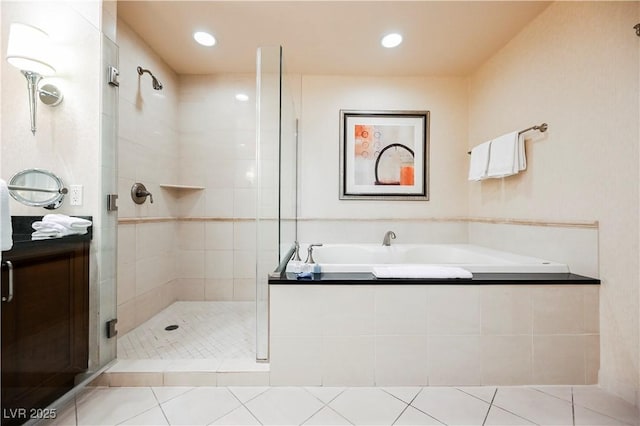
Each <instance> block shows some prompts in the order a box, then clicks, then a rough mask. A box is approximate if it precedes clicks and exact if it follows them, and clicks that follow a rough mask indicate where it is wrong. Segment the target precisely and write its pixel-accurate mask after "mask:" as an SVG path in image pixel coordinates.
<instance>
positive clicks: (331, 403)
mask: <svg viewBox="0 0 640 426" xmlns="http://www.w3.org/2000/svg"><path fill="white" fill-rule="evenodd" d="M638 423H639V419H638V412H637V410H636V408H635V407H634V406H632V405H631V404H629V403H626V402H625V401H623V400H622V399H620V398H617V397H615V396H612V395H610V394H607V393H606V392H603V391H602V390H600V389H599V388H598V387H595V386H578V387H570V386H566V387H562V386H555V387H498V388H495V387H462V388H453V387H427V388H420V387H401V388H336V387H308V388H303V387H138V388H124V387H121V388H87V389H85V390H83V391H82V392H81V393H80V394H79V395H77V396H76V398H75V401H74V402H72V403H70V404H69V405H68V406H67V407H66V408H64V409H62V410H60V411H59V415H58V417H57V419H56V420H55V421H53V422H51V423H50V424H59V425H78V426H80V425H116V424H123V425H124V424H127V425H260V424H262V425H302V424H304V425H350V424H354V425H440V424H446V425H532V424H538V425H634V426H635V425H638Z"/></svg>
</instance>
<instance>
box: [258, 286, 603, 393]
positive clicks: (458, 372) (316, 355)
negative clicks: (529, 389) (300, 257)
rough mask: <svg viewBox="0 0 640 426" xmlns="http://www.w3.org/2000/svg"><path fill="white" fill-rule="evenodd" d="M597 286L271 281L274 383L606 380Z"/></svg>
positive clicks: (449, 383)
mask: <svg viewBox="0 0 640 426" xmlns="http://www.w3.org/2000/svg"><path fill="white" fill-rule="evenodd" d="M598 302H599V287H598V286H596V285H552V284H546V285H531V284H523V285H516V284H511V285H509V284H501V285H482V286H478V285H401V284H395V285H368V284H361V285H349V286H347V285H322V284H316V285H306V284H298V285H278V284H271V285H270V366H271V374H270V382H271V385H275V386H288V385H296V386H297V385H304V386H319V385H322V386H426V385H434V386H437V385H444V386H462V385H531V384H538V385H541V384H544V385H561V384H562V385H569V384H571V385H584V384H594V383H597V377H598V368H599V319H598V315H599V311H598V309H599V308H598Z"/></svg>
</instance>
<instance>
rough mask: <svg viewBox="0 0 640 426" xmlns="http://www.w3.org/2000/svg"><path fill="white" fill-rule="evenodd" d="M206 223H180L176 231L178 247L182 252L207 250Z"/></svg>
mask: <svg viewBox="0 0 640 426" xmlns="http://www.w3.org/2000/svg"><path fill="white" fill-rule="evenodd" d="M205 235H206V234H205V223H204V222H178V224H177V230H176V241H177V246H178V248H179V249H181V250H204V249H205V244H204V242H205Z"/></svg>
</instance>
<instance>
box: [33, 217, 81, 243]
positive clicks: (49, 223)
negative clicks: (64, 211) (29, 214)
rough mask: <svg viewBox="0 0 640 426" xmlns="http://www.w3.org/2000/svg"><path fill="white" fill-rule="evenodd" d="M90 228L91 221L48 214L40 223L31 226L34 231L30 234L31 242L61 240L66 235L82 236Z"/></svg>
mask: <svg viewBox="0 0 640 426" xmlns="http://www.w3.org/2000/svg"><path fill="white" fill-rule="evenodd" d="M89 226H91V221H90V220H86V219H81V218H78V217H69V216H65V215H59V214H48V215H46V216H45V217H43V218H42V220H41V221H36V222H33V223H32V224H31V227H32V228H33V229H34V230H35V232H33V233H32V234H31V239H32V240H43V239H47V238H61V237H66V236H67V235H84V234H86V233H87V228H88V227H89Z"/></svg>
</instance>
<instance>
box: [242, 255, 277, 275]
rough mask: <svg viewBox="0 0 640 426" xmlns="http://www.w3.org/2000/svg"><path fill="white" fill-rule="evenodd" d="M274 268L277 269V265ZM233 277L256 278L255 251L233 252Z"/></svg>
mask: <svg viewBox="0 0 640 426" xmlns="http://www.w3.org/2000/svg"><path fill="white" fill-rule="evenodd" d="M274 268H275V265H274ZM233 277H234V278H255V277H256V252H255V249H254V250H234V251H233Z"/></svg>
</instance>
